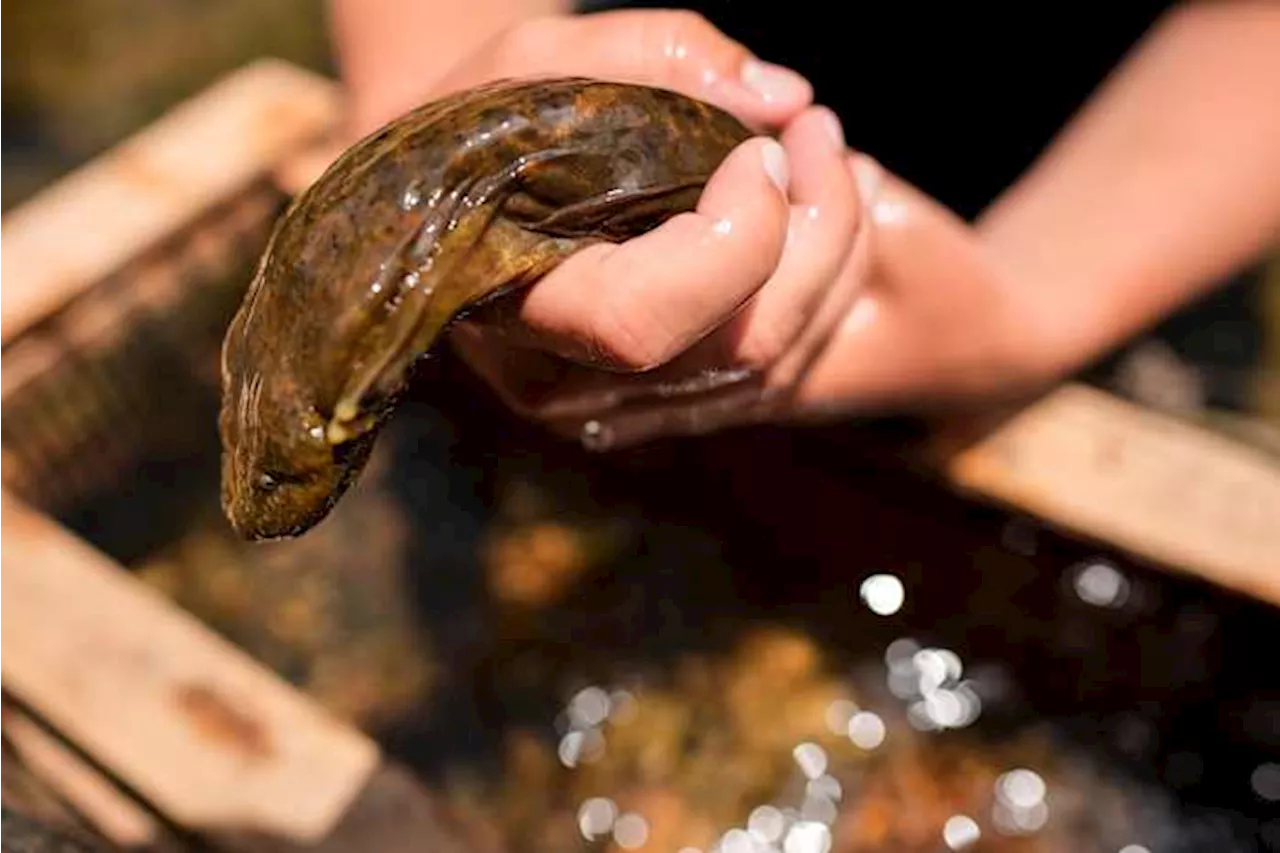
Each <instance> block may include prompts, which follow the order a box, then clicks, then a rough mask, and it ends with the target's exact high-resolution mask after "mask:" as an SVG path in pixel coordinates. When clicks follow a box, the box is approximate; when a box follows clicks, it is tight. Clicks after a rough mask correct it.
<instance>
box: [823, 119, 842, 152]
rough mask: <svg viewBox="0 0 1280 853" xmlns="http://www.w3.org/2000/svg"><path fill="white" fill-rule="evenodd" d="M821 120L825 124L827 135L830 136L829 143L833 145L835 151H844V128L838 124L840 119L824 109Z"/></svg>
mask: <svg viewBox="0 0 1280 853" xmlns="http://www.w3.org/2000/svg"><path fill="white" fill-rule="evenodd" d="M822 112H823V116H822V120H823V121H824V122H826V125H827V133H828V134H830V136H831V141H832V142H833V143H834V144H835V146H836V149H837V150H840V151H843V150H844V127H843V126H842V125H841V124H840V117H839V116H838V115H836V114H835V113H834V112H832V111H831V110H828V109H824V110H823V111H822Z"/></svg>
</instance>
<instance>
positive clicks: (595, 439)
mask: <svg viewBox="0 0 1280 853" xmlns="http://www.w3.org/2000/svg"><path fill="white" fill-rule="evenodd" d="M581 441H582V446H583V447H585V448H587V449H588V450H607V449H608V448H609V446H610V445H611V444H613V430H611V429H609V428H608V427H606V426H605V425H604V424H602V423H600V422H599V421H596V420H591V421H587V422H586V423H585V424H583V425H582V436H581Z"/></svg>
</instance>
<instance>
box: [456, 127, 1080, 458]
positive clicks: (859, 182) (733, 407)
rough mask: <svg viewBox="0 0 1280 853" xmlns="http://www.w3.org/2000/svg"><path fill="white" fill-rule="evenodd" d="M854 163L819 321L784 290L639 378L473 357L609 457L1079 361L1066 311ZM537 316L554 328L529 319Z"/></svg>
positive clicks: (502, 341)
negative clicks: (845, 231) (851, 222)
mask: <svg viewBox="0 0 1280 853" xmlns="http://www.w3.org/2000/svg"><path fill="white" fill-rule="evenodd" d="M808 120H809V116H808V114H806V115H805V116H802V117H801V119H798V120H797V121H796V122H795V126H794V127H793V128H791V129H789V131H788V132H789V133H791V134H792V138H791V139H790V140H789V139H788V135H787V134H784V136H783V141H784V143H787V142H791V144H792V146H793V148H794V150H792V158H791V159H792V160H793V162H796V163H798V165H797V166H796V171H797V173H798V174H797V179H793V180H798V181H804V180H812V179H813V174H809V175H808V176H806V175H804V174H803V171H802V170H804V169H809V170H811V172H813V173H817V172H819V171H821V167H820V166H818V165H817V163H816V162H815V161H816V160H817V158H815V157H814V156H813V153H812V152H811V151H806V150H805V149H804V148H803V147H801V144H798V142H797V140H803V137H802V136H801V134H802V133H803V128H804V126H805V123H806V121H808ZM808 141H810V142H812V140H808ZM845 162H846V163H847V164H848V167H849V171H850V172H851V173H852V176H853V177H854V178H855V180H854V182H853V183H854V184H855V185H856V188H857V194H858V195H857V198H858V201H857V207H858V212H857V213H856V214H855V218H856V220H857V226H856V229H855V231H854V235H853V242H852V247H851V248H850V249H849V252H848V254H847V256H846V257H845V260H844V263H843V265H842V266H841V267H840V268H839V270H838V271H837V273H836V274H835V275H834V276H833V277H831V278H829V279H828V278H824V277H822V276H821V275H819V276H818V277H817V279H816V280H817V281H819V282H825V283H826V289H825V290H823V291H822V292H823V293H824V294H825V300H824V301H823V303H822V307H821V308H820V309H818V310H817V311H809V312H804V311H802V310H798V306H799V305H800V304H801V300H802V296H801V294H802V293H803V288H801V287H797V286H796V285H795V284H794V283H792V284H790V285H789V284H788V283H787V282H786V280H785V279H778V280H775V282H774V284H773V285H771V287H772V289H771V290H768V291H767V292H766V291H764V290H762V291H760V292H759V293H758V295H757V296H756V298H754V299H753V300H752V301H750V302H749V303H748V304H747V306H746V307H745V308H744V309H743V311H742V312H740V313H739V314H737V315H735V316H734V317H733V318H732V319H731V320H730V321H729V322H728V323H726V324H725V325H723V326H720V327H719V328H717V330H716V331H714V332H713V333H711V334H710V335H708V336H707V337H706V338H704V339H702V340H700V341H698V342H697V343H695V344H693V345H692V346H689V347H687V348H685V349H680V346H679V345H678V344H677V343H672V342H671V341H672V338H671V337H670V336H669V335H670V333H671V330H672V329H673V328H677V326H676V323H677V322H678V319H677V318H681V317H686V316H687V315H682V314H679V313H678V312H676V311H674V310H673V311H672V314H671V317H670V318H668V319H667V320H665V321H664V322H662V323H658V324H656V325H655V326H654V327H652V328H648V329H647V330H646V331H645V332H644V333H643V336H642V333H641V332H636V333H635V334H632V335H630V336H627V337H626V339H627V340H630V341H632V344H633V345H634V346H637V347H640V346H645V345H647V346H652V347H654V348H655V349H654V350H653V352H654V353H659V355H658V356H657V357H656V358H654V359H651V360H653V361H656V362H658V365H657V366H656V367H654V368H652V369H649V370H645V371H643V372H634V373H630V374H627V375H618V374H617V373H614V372H606V371H603V370H600V369H589V368H584V367H581V366H579V365H577V364H574V363H572V362H571V361H570V360H566V359H563V358H559V357H556V356H553V355H550V354H549V353H548V349H549V348H548V347H546V346H542V347H539V346H537V345H536V344H534V343H532V341H531V337H530V335H529V332H528V331H527V329H524V330H522V329H520V327H518V326H505V327H504V326H500V325H488V324H483V325H473V324H463V325H462V326H461V327H460V328H459V329H458V331H457V333H456V334H457V346H458V349H459V350H460V351H461V352H462V353H463V355H464V357H465V358H466V359H467V360H468V361H469V363H470V364H471V365H472V367H473V368H475V369H476V370H477V371H478V372H479V374H480V375H481V376H482V377H483V378H484V379H485V380H486V381H487V382H488V383H489V384H490V385H491V386H492V387H494V388H495V389H496V390H497V391H498V393H499V394H500V396H502V397H503V399H504V400H505V401H506V402H507V404H508V405H510V406H511V407H512V408H514V409H515V410H517V411H519V412H521V413H522V414H524V415H525V416H527V417H530V418H532V419H535V420H537V421H540V422H542V423H544V424H545V425H547V426H548V427H550V428H551V429H552V430H554V431H555V432H557V433H560V434H562V435H564V436H566V437H580V438H581V439H582V440H583V441H584V442H585V443H586V444H587V445H588V446H592V447H596V448H600V449H608V448H619V447H624V446H627V445H632V444H636V443H640V442H645V441H649V440H652V439H655V438H659V437H664V436H677V435H692V434H698V433H706V432H711V431H714V430H719V429H723V428H727V427H732V426H738V425H745V424H749V423H759V422H766V421H769V422H802V421H808V420H816V419H824V418H831V417H836V418H838V417H846V416H849V415H851V414H862V413H871V414H876V413H885V412H903V411H908V412H913V413H917V414H942V413H950V412H951V411H953V410H954V409H955V408H963V407H966V406H972V405H994V404H1000V403H1004V402H1007V401H1008V400H1010V399H1016V398H1018V397H1020V396H1022V395H1024V394H1029V393H1033V392H1034V391H1036V390H1038V389H1039V388H1040V387H1041V386H1043V385H1044V384H1046V383H1048V382H1050V381H1052V380H1053V379H1054V378H1056V377H1057V376H1058V375H1060V374H1061V373H1062V372H1063V371H1064V370H1065V369H1066V367H1067V366H1068V361H1069V359H1070V358H1071V356H1072V354H1073V352H1074V350H1073V349H1072V344H1071V342H1070V340H1069V336H1068V335H1065V334H1063V333H1062V330H1063V329H1065V328H1068V326H1064V324H1063V323H1062V322H1061V320H1062V318H1061V317H1057V316H1055V315H1054V305H1056V304H1058V303H1057V302H1056V301H1054V300H1052V299H1046V298H1043V297H1045V294H1042V293H1038V292H1037V291H1036V289H1035V288H1034V287H1030V286H1024V285H1023V283H1021V282H1019V283H1017V286H1015V282H1014V281H1013V279H1012V277H1011V276H1010V275H1009V274H1008V273H1007V271H1006V270H1005V269H1004V268H1003V265H1002V263H1001V259H1000V258H999V257H998V256H996V255H995V254H994V253H993V252H991V251H990V250H989V248H988V247H987V246H986V245H984V244H983V242H982V241H981V239H980V238H979V236H978V234H977V233H976V232H975V231H974V229H973V228H971V227H970V226H969V225H968V224H967V223H965V222H964V221H962V220H961V219H959V218H958V217H957V216H955V215H954V214H953V213H951V212H950V211H949V210H947V209H946V208H944V207H943V206H942V205H940V204H938V203H937V202H936V201H934V200H933V199H930V198H929V197H927V196H926V195H924V194H923V193H920V192H919V191H918V190H916V189H915V188H913V187H911V186H910V185H909V184H907V183H905V182H903V181H902V180H900V179H898V178H897V177H896V176H894V175H892V174H891V173H888V172H887V171H885V170H884V169H883V168H882V167H881V166H880V165H879V164H878V163H876V162H875V161H874V160H873V159H871V158H870V157H867V156H865V155H861V154H851V155H847V156H846V158H845ZM726 165H729V164H726ZM712 189H713V188H712V186H711V185H709V186H708V192H707V194H704V199H705V198H707V197H708V195H709V194H710V192H711V191H712ZM641 239H642V240H643V239H644V238H641ZM794 239H796V238H795V237H791V238H789V240H794ZM633 242H635V243H639V241H633ZM788 246H790V242H788ZM656 254H659V255H660V254H661V253H656ZM639 263H640V261H638V260H637V265H639ZM780 266H781V265H780ZM670 268H671V264H669V263H668V264H667V265H666V266H665V267H664V268H663V269H670ZM707 280H710V279H707ZM812 280H813V279H810V281H812ZM596 281H597V280H596V279H595V278H593V277H592V276H590V275H586V274H584V275H583V276H582V278H581V279H580V286H581V287H582V288H583V290H584V292H585V291H586V289H587V288H588V287H590V286H591V285H592V283H593V282H596ZM610 282H611V284H612V283H614V279H610ZM557 283H559V282H557ZM701 284H702V286H703V288H705V286H706V285H705V280H704V281H702V282H701ZM563 286H565V287H566V290H567V289H569V288H570V287H571V285H563ZM664 287H670V288H671V289H672V290H673V291H676V293H675V294H674V295H673V298H674V296H678V295H679V293H680V292H682V291H683V290H693V291H695V292H697V291H698V289H699V282H694V283H692V284H691V283H690V282H676V281H671V280H670V279H667V280H666V281H665V282H664ZM819 289H820V290H821V288H819ZM535 293H536V291H535ZM532 295H533V294H531V299H532ZM543 295H544V296H546V298H547V299H548V300H550V299H553V298H554V297H555V296H556V295H558V294H552V293H545V294H543ZM651 295H652V296H654V301H653V304H652V305H650V306H649V307H648V309H645V308H644V306H643V305H641V304H640V303H637V304H636V305H634V306H633V307H632V310H634V311H641V312H643V311H645V310H648V311H650V312H655V311H656V312H661V309H662V307H663V305H664V304H666V303H665V302H664V301H662V300H659V299H658V298H657V297H658V295H657V294H651ZM580 298H584V299H585V293H584V295H583V296H582V297H580ZM565 301H566V302H568V301H569V300H568V299H567V298H566V300H565ZM580 304H585V303H580ZM534 306H535V312H536V310H537V309H538V303H536V302H535V303H534ZM551 307H552V306H548V308H547V309H545V310H551ZM788 309H789V310H788ZM523 311H524V313H525V314H526V315H532V316H534V317H535V318H536V317H537V316H538V315H537V314H536V313H535V312H530V310H529V308H528V303H526V306H525V308H524V309H523ZM649 316H652V314H650V315H649ZM801 316H805V317H808V319H809V325H808V327H807V328H806V330H805V333H804V334H803V335H800V336H798V339H796V338H788V336H787V335H788V326H787V324H786V323H785V319H786V318H791V319H792V320H798V319H799V318H800V317H801ZM535 328H536V327H535ZM775 335H776V336H775ZM602 337H608V336H607V335H603V336H602ZM788 340H789V341H790V344H787V341H788ZM641 341H646V342H648V343H647V344H642V343H641ZM663 347H666V349H663ZM677 350H678V352H677ZM636 361H637V362H639V361H643V360H642V359H637V360H636Z"/></svg>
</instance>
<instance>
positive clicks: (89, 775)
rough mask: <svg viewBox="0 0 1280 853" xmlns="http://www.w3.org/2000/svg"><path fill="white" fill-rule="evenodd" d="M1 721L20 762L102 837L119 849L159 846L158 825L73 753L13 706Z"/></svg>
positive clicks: (159, 832)
mask: <svg viewBox="0 0 1280 853" xmlns="http://www.w3.org/2000/svg"><path fill="white" fill-rule="evenodd" d="M0 719H2V720H3V724H4V737H5V739H6V740H8V741H9V743H10V744H11V745H12V746H13V749H14V751H15V752H16V753H17V754H18V756H19V757H20V758H21V759H22V762H23V763H24V764H25V765H26V766H27V767H28V768H30V769H31V771H32V772H34V773H35V774H36V775H37V776H39V777H40V779H41V780H42V781H43V782H44V783H45V784H46V785H48V786H49V787H50V788H51V789H53V790H54V791H56V792H57V793H58V795H59V796H60V797H62V799H63V800H65V801H66V802H67V803H68V804H69V805H70V806H71V807H72V808H74V809H75V810H76V812H77V813H78V814H79V815H80V816H81V817H82V818H83V819H84V820H85V821H87V822H88V823H89V824H90V825H92V826H93V828H94V829H95V830H97V832H98V833H100V834H101V835H102V837H104V838H106V839H107V840H109V841H110V842H111V843H112V844H115V845H117V846H119V847H121V848H124V849H129V848H142V847H147V848H153V847H156V846H157V845H158V844H159V842H160V840H161V837H162V835H163V834H164V833H163V831H162V830H161V828H160V824H159V822H158V821H157V820H156V819H155V818H154V817H153V816H152V815H151V814H150V813H149V812H147V811H146V809H144V808H142V806H140V805H138V804H137V803H136V802H134V801H133V800H132V799H130V798H129V797H128V795H126V794H125V793H124V792H123V791H121V790H120V789H119V788H117V787H116V786H115V785H114V784H112V783H111V781H110V780H108V779H106V778H105V777H103V776H102V774H100V773H99V772H98V771H97V770H96V769H95V768H94V767H92V766H91V765H90V764H89V763H88V762H86V761H85V760H84V759H83V758H81V757H80V756H79V755H77V754H76V753H75V752H74V751H73V750H71V749H70V748H68V747H67V746H66V745H65V744H63V743H61V742H60V741H59V740H58V739H57V738H56V737H54V736H53V735H52V734H50V733H49V732H47V731H45V730H44V729H43V728H41V727H40V725H39V724H38V723H36V722H35V721H34V720H32V719H31V718H30V717H28V716H27V715H26V714H24V713H22V712H21V711H19V710H18V709H17V708H14V707H13V706H12V705H9V704H7V703H6V704H5V705H4V708H3V715H2V716H0Z"/></svg>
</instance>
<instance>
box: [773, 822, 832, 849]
mask: <svg viewBox="0 0 1280 853" xmlns="http://www.w3.org/2000/svg"><path fill="white" fill-rule="evenodd" d="M782 849H783V853H828V851H830V850H831V830H830V829H829V828H828V827H827V825H826V824H825V823H819V822H817V821H810V820H803V821H800V822H798V823H796V824H795V825H794V826H792V827H791V828H790V829H789V830H787V837H786V840H784V841H783V842H782Z"/></svg>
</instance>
